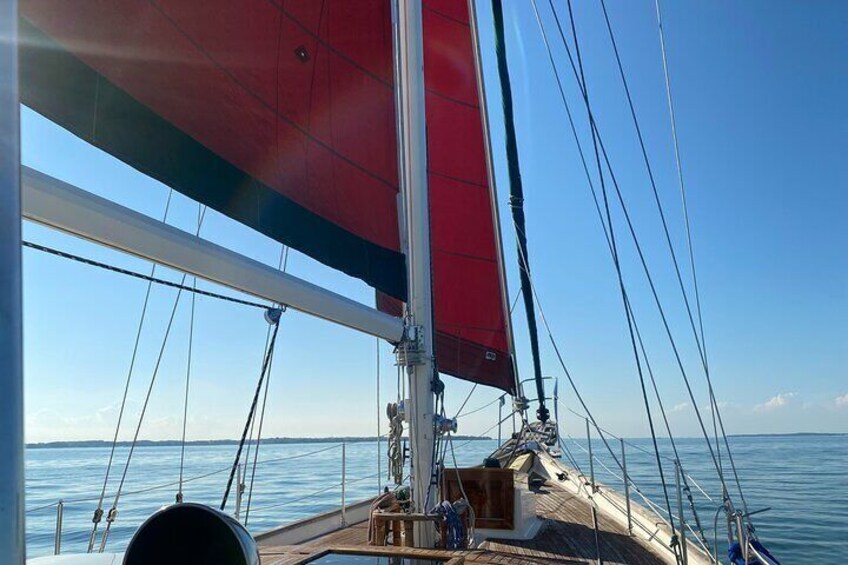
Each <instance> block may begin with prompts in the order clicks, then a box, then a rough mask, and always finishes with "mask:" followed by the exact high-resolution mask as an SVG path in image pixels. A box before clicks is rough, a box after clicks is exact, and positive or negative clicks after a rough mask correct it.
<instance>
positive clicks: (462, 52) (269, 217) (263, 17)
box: [20, 0, 513, 390]
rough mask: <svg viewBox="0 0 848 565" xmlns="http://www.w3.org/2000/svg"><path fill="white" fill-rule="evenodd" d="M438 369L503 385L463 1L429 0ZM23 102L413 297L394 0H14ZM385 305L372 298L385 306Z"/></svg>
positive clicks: (298, 245) (497, 294)
mask: <svg viewBox="0 0 848 565" xmlns="http://www.w3.org/2000/svg"><path fill="white" fill-rule="evenodd" d="M424 7H425V9H424V34H425V39H424V47H425V76H426V86H427V108H426V111H427V122H428V123H427V127H428V150H429V159H430V177H429V178H430V192H431V218H432V238H433V270H434V297H435V315H436V326H437V331H438V342H437V347H438V349H437V355H438V360H439V368H440V370H442V371H443V372H445V373H449V374H452V375H455V376H458V377H461V378H466V379H469V380H473V381H477V382H482V383H485V384H491V385H493V386H498V387H500V388H503V389H506V390H510V389H512V387H513V373H512V364H511V360H510V357H509V346H508V343H509V342H508V339H507V333H506V318H505V309H504V301H503V298H502V297H503V289H502V285H501V278H500V276H499V271H498V252H497V247H496V240H495V238H496V234H495V230H494V229H493V219H492V218H493V217H492V208H491V203H490V194H489V190H490V188H489V184H488V178H487V173H486V162H485V149H484V147H485V144H484V142H483V133H482V124H481V117H480V108H479V100H478V95H477V84H476V74H475V68H474V56H473V52H472V44H471V34H470V29H469V25H468V12H467V3H466V0H439V1H437V0H428V1H426V2H425V3H424ZM20 10H21V15H22V16H23V19H22V21H21V35H22V48H21V95H22V99H23V102H24V103H25V104H27V105H28V106H30V107H32V108H33V109H35V110H36V111H38V112H40V113H41V114H43V115H45V116H47V117H48V118H50V119H51V120H53V121H55V122H56V123H58V124H59V125H61V126H63V127H65V128H67V129H68V130H70V131H71V132H72V133H74V134H75V135H77V136H79V137H81V138H82V139H84V140H86V141H88V142H89V143H91V144H93V145H95V146H97V147H99V148H101V149H103V150H104V151H107V152H108V153H110V154H112V155H114V156H116V157H118V158H120V159H121V160H123V161H125V162H127V163H128V164H130V165H132V166H133V167H135V168H137V169H138V170H139V171H141V172H143V173H145V174H147V175H149V176H151V177H153V178H156V179H158V180H160V181H161V182H163V183H164V184H166V185H168V186H171V187H173V188H175V189H176V190H179V191H180V192H182V193H184V194H186V195H187V196H189V197H191V198H194V199H195V200H197V201H199V202H202V203H204V204H207V205H209V206H210V207H212V208H213V209H216V210H218V211H220V212H222V213H224V214H226V215H228V216H230V217H232V218H234V219H236V220H238V221H240V222H242V223H244V224H246V225H248V226H251V227H252V228H254V229H256V230H258V231H260V232H262V233H264V234H265V235H268V236H269V237H272V238H274V239H276V240H278V241H280V242H282V243H285V244H287V245H290V246H292V247H293V248H295V249H298V250H299V251H302V252H303V253H305V254H307V255H309V256H311V257H313V258H315V259H317V260H319V261H321V262H323V263H325V264H327V265H329V266H331V267H333V268H336V269H339V270H341V271H343V272H345V273H348V274H350V275H352V276H355V277H358V278H360V279H362V280H364V281H365V282H367V283H368V284H370V285H371V286H373V287H375V288H376V289H377V290H379V291H380V292H382V293H385V295H388V296H390V297H393V298H394V299H399V300H402V299H403V298H404V297H405V295H406V282H405V281H406V274H405V260H404V257H403V254H402V253H401V251H400V246H399V237H398V219H397V217H398V216H397V195H398V175H397V149H396V127H395V109H394V78H393V68H392V64H393V63H392V29H391V5H390V2H389V1H387V0H357V1H355V2H352V1H349V0H324V1H321V2H318V1H316V0H241V1H239V2H233V1H232V0H203V1H200V0H110V1H109V2H103V1H99V0H62V1H57V0H21V2H20ZM388 296H384V297H383V298H381V300H380V301H379V302H380V304H381V306H382V307H384V309H389V310H393V309H396V308H397V306H398V303H397V302H395V304H394V305H389V304H388V303H389V299H388Z"/></svg>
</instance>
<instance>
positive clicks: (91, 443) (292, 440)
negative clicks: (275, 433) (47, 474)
mask: <svg viewBox="0 0 848 565" xmlns="http://www.w3.org/2000/svg"><path fill="white" fill-rule="evenodd" d="M845 435H848V432H791V433H777V434H729V435H728V437H731V438H749V437H835V436H845ZM453 439H455V440H457V441H490V440H492V439H494V438H491V437H488V436H484V437H479V436H461V435H457V436H453ZM627 439H647V438H627ZM659 439H667V438H659ZM679 439H698V438H697V437H695V436H693V437H687V438H683V437H681V438H679ZM404 440H407V438H404ZM376 441H377V438H376V437H374V436H372V437H360V436H352V437H271V438H266V439H263V440H262V443H263V444H265V445H286V444H299V443H366V442H376ZM383 441H385V438H383ZM131 443H132V442H129V441H119V442H118V443H117V445H118V446H119V447H128V446H129V445H130V444H131ZM181 444H182V442H181V441H180V440H178V439H163V440H139V441H138V444H137V445H138V446H139V447H173V446H179V445H181ZM236 444H238V440H236V439H198V440H191V441H187V442H186V445H207V446H214V445H236ZM26 446H27V448H29V449H52V448H62V447H65V448H67V447H111V446H112V442H110V441H105V440H78V441H46V442H38V443H27V444H26Z"/></svg>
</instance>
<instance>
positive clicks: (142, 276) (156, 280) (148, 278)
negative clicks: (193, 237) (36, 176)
mask: <svg viewBox="0 0 848 565" xmlns="http://www.w3.org/2000/svg"><path fill="white" fill-rule="evenodd" d="M21 245H23V246H24V247H29V248H30V249H35V250H36V251H41V252H44V253H50V254H51V255H56V256H57V257H62V258H63V259H70V260H72V261H77V262H79V263H83V264H85V265H90V266H92V267H98V268H100V269H105V270H107V271H112V272H113V273H119V274H122V275H127V276H130V277H134V278H137V279H141V280H144V281H147V282H148V283H151V284H152V283H156V284H158V285H161V286H167V287H171V288H176V289H178V290H184V291H186V292H191V293H194V294H199V295H201V296H208V297H209V298H217V299H218V300H224V301H227V302H234V303H236V304H242V305H244V306H253V307H254V308H262V309H263V310H265V309H267V308H268V306H267V305H266V304H262V303H260V302H252V301H250V300H243V299H241V298H235V297H233V296H227V295H225V294H218V293H217V292H211V291H208V290H202V289H199V288H196V287H192V286H187V285H184V284H180V283H176V282H173V281H169V280H165V279H161V278H158V277H154V276H152V275H145V274H142V273H138V272H136V271H130V270H129V269H123V268H121V267H116V266H114V265H109V264H107V263H101V262H100V261H95V260H93V259H87V258H85V257H81V256H79V255H74V254H73V253H68V252H66V251H61V250H59V249H55V248H53V247H47V246H46V245H41V244H38V243H33V242H31V241H23V242H21ZM156 267H157V265H156V264H154V266H153V268H152V269H151V272H155V270H156Z"/></svg>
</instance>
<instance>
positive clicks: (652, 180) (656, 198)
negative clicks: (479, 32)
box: [577, 0, 705, 362]
mask: <svg viewBox="0 0 848 565" xmlns="http://www.w3.org/2000/svg"><path fill="white" fill-rule="evenodd" d="M601 8H602V10H603V13H604V20H605V22H606V26H607V31H608V33H609V37H610V43H611V44H612V49H613V53H614V54H615V60H616V63H617V65H618V74H619V76H620V77H621V83H622V85H623V87H624V93H625V95H626V96H627V104H628V106H629V108H630V116H631V117H632V118H633V125H634V128H635V129H636V137H637V139H638V140H639V147H640V149H641V152H642V160H643V161H644V163H645V169H646V170H647V173H648V180H649V182H650V185H651V192H652V194H653V196H654V201H655V203H656V205H657V211H658V212H659V214H660V221H661V222H662V227H663V234H664V235H665V240H666V244H667V245H668V250H669V253H670V254H671V261H672V263H673V265H674V271H675V274H676V276H677V282H678V285H679V288H680V292H681V294H682V295H683V301H684V303H685V305H686V312H687V314H688V316H689V322H690V325H691V326H692V331H693V333H694V336H695V342H696V345H697V347H698V353H699V355H700V356H701V361H702V362H705V361H704V352H703V349H702V348H701V340H700V338H699V337H698V331H697V329H696V328H695V320H694V317H693V314H692V308H691V306H690V304H689V294H688V293H687V292H686V286H685V285H684V283H683V276H682V275H681V272H680V263H679V262H678V260H677V253H676V252H675V250H674V244H673V243H672V241H671V233H670V231H669V228H668V221H667V219H666V216H665V209H664V207H663V205H662V201H661V200H660V196H659V190H658V189H657V183H656V179H655V178H654V172H653V169H652V168H651V162H650V159H648V150H647V148H646V147H645V140H644V137H643V136H642V128H641V126H640V125H639V119H638V118H637V116H636V108H635V106H634V104H633V97H632V95H631V93H630V85H629V84H628V82H627V77H626V75H625V74H624V65H623V63H622V62H621V55H620V53H619V51H618V43H617V42H616V40H615V34H614V33H613V31H612V24H611V23H610V19H609V14H608V13H607V7H606V2H605V1H604V0H601ZM577 57H578V60H579V58H580V53H579V51H578V52H577Z"/></svg>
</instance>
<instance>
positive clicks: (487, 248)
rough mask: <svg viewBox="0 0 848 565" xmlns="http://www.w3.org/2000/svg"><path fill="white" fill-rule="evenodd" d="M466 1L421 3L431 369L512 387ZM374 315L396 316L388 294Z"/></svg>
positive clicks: (395, 306)
mask: <svg viewBox="0 0 848 565" xmlns="http://www.w3.org/2000/svg"><path fill="white" fill-rule="evenodd" d="M474 60H475V57H474V51H473V44H472V40H471V29H470V26H469V19H468V3H467V2H465V1H464V0H425V2H424V77H425V83H426V88H427V108H426V114H427V152H428V158H429V184H430V221H431V238H432V254H433V255H432V256H433V300H434V302H435V317H436V359H437V362H438V366H439V371H441V372H443V373H447V374H450V375H453V376H456V377H460V378H464V379H468V380H471V381H474V382H479V383H482V384H487V385H491V386H495V387H498V388H502V389H504V390H507V391H512V390H513V389H514V387H515V377H514V373H513V365H512V358H511V357H510V354H509V351H510V343H509V336H508V333H507V332H508V330H507V319H506V315H507V313H506V305H505V302H504V300H503V296H504V294H503V292H504V289H503V286H502V281H501V276H500V272H499V261H500V257H499V251H498V248H497V243H496V242H497V237H498V234H497V233H496V230H495V226H494V219H493V218H494V217H493V214H492V203H491V187H490V184H489V178H488V172H487V169H486V144H485V140H484V134H483V124H482V119H481V111H480V100H479V94H478V87H477V75H476V69H475V63H474ZM378 304H379V306H380V308H381V309H383V310H384V311H387V312H390V313H395V314H397V313H399V312H400V304H399V303H398V302H397V301H395V300H391V299H389V298H388V297H381V299H380V300H379V301H378Z"/></svg>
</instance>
